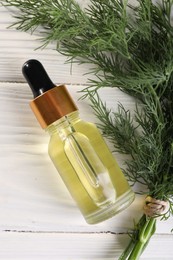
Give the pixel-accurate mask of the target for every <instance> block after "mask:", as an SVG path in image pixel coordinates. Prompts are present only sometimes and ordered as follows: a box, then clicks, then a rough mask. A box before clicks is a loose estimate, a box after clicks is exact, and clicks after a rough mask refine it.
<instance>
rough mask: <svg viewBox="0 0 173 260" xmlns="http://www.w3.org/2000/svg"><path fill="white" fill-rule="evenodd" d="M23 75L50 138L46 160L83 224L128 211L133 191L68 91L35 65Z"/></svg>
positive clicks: (29, 63)
mask: <svg viewBox="0 0 173 260" xmlns="http://www.w3.org/2000/svg"><path fill="white" fill-rule="evenodd" d="M22 71H23V74H24V76H25V78H26V80H27V82H28V84H29V85H30V87H31V89H32V92H33V94H34V100H32V101H31V102H30V105H31V108H32V110H33V112H34V113H35V115H36V118H37V119H38V121H39V123H40V125H41V126H42V128H44V129H45V130H46V132H48V133H49V134H50V142H49V147H48V152H49V156H50V158H51V159H52V161H53V163H54V165H55V167H56V169H57V170H58V172H59V174H60V175H61V177H62V179H63V181H64V183H65V185H66V186H67V188H68V190H69V192H70V194H71V196H72V197H73V198H74V200H75V201H76V203H77V205H78V207H79V209H80V211H81V212H82V214H83V216H84V218H85V219H86V221H87V223H89V224H95V223H98V222H101V221H103V220H106V219H108V218H110V217H112V216H114V215H115V214H117V213H118V212H119V211H121V210H123V209H125V208H126V207H127V206H129V205H130V204H131V203H132V201H133V199H134V193H133V191H132V190H131V188H130V186H129V184H128V182H127V180H126V179H125V177H124V175H123V173H122V171H121V169H120V168H119V166H118V164H117V162H116V160H115V158H114V157H113V155H112V154H111V152H110V151H109V149H108V146H107V145H106V143H105V141H104V139H103V138H102V136H101V134H100V132H99V130H98V129H97V127H96V126H95V124H93V123H89V122H85V121H83V120H81V119H80V117H79V112H78V109H77V106H76V104H75V103H74V101H73V100H72V98H71V96H70V95H69V93H68V91H67V89H66V87H65V86H64V85H61V86H56V85H54V84H53V83H52V81H51V80H50V78H49V77H48V75H47V73H46V71H45V70H44V68H43V66H42V64H41V63H40V62H39V61H37V60H29V61H27V62H26V63H25V64H24V65H23V69H22Z"/></svg>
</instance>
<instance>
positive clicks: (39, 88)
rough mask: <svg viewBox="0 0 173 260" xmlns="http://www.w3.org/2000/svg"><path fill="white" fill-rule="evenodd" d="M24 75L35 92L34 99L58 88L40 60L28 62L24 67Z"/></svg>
mask: <svg viewBox="0 0 173 260" xmlns="http://www.w3.org/2000/svg"><path fill="white" fill-rule="evenodd" d="M22 73H23V75H24V77H25V79H26V80H27V82H28V84H29V86H30V88H31V90H32V92H33V95H34V98H36V97H38V96H40V95H41V94H43V93H44V92H46V91H48V90H50V89H52V88H54V87H56V85H55V84H53V82H52V81H51V79H50V78H49V76H48V74H47V72H46V71H45V69H44V67H43V65H42V64H41V63H40V62H39V61H38V60H28V61H26V62H25V63H24V65H23V67H22Z"/></svg>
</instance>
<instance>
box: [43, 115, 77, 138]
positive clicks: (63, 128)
mask: <svg viewBox="0 0 173 260" xmlns="http://www.w3.org/2000/svg"><path fill="white" fill-rule="evenodd" d="M79 120H80V118H79V112H78V111H75V112H72V113H70V114H68V115H66V116H63V117H62V118H60V119H59V120H57V121H55V122H54V123H52V124H51V125H49V126H48V127H47V128H46V132H48V133H49V135H50V136H51V135H54V134H57V133H58V134H59V136H60V138H61V139H62V140H64V139H65V138H66V137H67V136H68V135H69V134H72V133H74V132H75V129H74V124H76V123H77V122H78V121H79Z"/></svg>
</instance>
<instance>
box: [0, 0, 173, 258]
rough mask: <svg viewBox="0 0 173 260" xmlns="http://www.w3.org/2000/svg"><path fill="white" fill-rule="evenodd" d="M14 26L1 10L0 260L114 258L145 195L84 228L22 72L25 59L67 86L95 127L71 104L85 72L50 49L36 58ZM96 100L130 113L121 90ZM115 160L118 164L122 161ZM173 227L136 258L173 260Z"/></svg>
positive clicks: (160, 229)
mask: <svg viewBox="0 0 173 260" xmlns="http://www.w3.org/2000/svg"><path fill="white" fill-rule="evenodd" d="M81 2H82V1H81ZM12 21H13V19H12V17H11V14H10V13H9V12H8V10H6V9H5V8H3V7H0V259H2V260H5V259H17V260H18V259H22V260H25V259H27V260H28V259H36V260H39V259H51V260H53V259H56V260H57V259H59V260H63V259H65V260H81V259H82V260H84V259H85V260H86V259H87V260H91V259H92V260H103V259H104V260H108V259H109V260H113V259H118V256H119V255H120V254H121V252H122V250H123V249H124V248H125V246H126V245H127V243H128V241H129V237H128V235H127V233H128V231H129V230H131V229H132V228H133V226H134V221H137V220H138V219H139V217H140V216H141V215H142V206H143V199H144V196H139V195H138V196H136V199H135V201H134V203H133V204H132V205H131V206H130V207H129V208H128V209H127V210H125V211H124V212H122V213H120V214H119V215H117V216H115V217H114V218H112V219H110V220H108V221H105V222H103V223H101V224H97V225H92V226H90V225H88V224H86V223H85V221H84V219H83V217H82V216H81V213H80V212H79V210H78V208H77V207H76V205H75V203H74V202H73V200H72V199H71V197H70V195H69V193H68V191H67V190H66V188H65V186H64V184H63V182H62V180H61V179H60V177H59V175H58V173H57V171H56V170H55V168H54V166H53V165H52V163H51V161H50V159H49V157H48V154H47V143H48V139H49V137H48V136H47V135H46V133H44V131H43V130H42V129H41V128H40V127H39V125H38V123H37V121H36V119H35V117H34V115H33V114H32V112H31V110H30V108H29V105H28V102H29V100H31V99H32V94H31V91H30V89H29V87H28V85H27V84H26V83H25V80H24V78H23V76H22V73H21V67H22V64H23V63H24V62H25V61H26V60H28V59H31V58H34V59H38V60H40V61H41V62H42V63H43V65H44V66H45V68H46V70H47V72H48V73H49V75H50V76H51V78H52V80H53V81H54V82H55V83H57V84H62V83H65V84H67V85H68V88H69V91H70V93H71V95H72V96H73V98H74V99H75V100H76V102H77V104H78V107H79V109H80V111H81V117H82V118H84V119H85V120H88V121H92V122H96V118H95V116H94V114H93V111H92V110H91V108H90V106H89V103H88V101H87V100H82V101H77V100H78V98H79V97H80V94H79V93H77V91H78V90H81V89H83V88H84V87H85V85H87V76H84V75H83V74H84V73H85V72H86V71H87V66H78V65H73V67H72V71H71V67H70V65H69V64H66V65H65V64H64V62H65V58H64V57H63V56H61V55H60V54H58V53H57V52H56V51H55V50H53V48H54V46H48V48H47V49H44V50H40V49H39V50H36V51H34V49H35V48H36V47H38V46H39V41H38V39H37V37H36V36H31V35H29V34H27V33H22V32H18V31H16V30H14V29H7V26H8V25H10V24H11V23H12ZM102 95H103V96H104V98H105V100H106V101H107V103H108V104H109V105H110V106H111V105H112V106H113V105H115V103H116V102H118V101H121V102H122V103H123V104H124V105H125V106H126V107H127V108H130V109H133V107H134V100H132V99H131V98H129V97H128V96H125V95H124V94H122V93H120V92H119V91H115V90H113V91H112V90H110V91H108V90H107V91H103V92H102ZM110 148H111V147H110ZM116 158H117V160H118V161H119V163H120V164H122V162H123V159H124V158H123V157H121V156H120V155H116ZM172 220H173V219H172V218H170V219H169V220H168V221H167V222H159V223H158V225H157V232H156V234H155V235H154V236H153V238H152V240H151V241H150V244H149V246H148V247H147V249H146V250H145V252H144V254H143V255H142V257H141V259H143V260H144V259H147V260H149V259H150V260H153V259H157V260H158V259H160V260H168V259H173V237H172V234H171V229H172V228H173V221H172Z"/></svg>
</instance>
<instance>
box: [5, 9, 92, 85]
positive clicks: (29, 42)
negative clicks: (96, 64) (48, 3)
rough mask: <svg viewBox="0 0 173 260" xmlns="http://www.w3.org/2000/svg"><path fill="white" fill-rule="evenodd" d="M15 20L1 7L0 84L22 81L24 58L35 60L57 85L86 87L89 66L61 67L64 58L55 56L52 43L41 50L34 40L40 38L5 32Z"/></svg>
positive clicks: (12, 31)
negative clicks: (66, 84) (41, 64)
mask: <svg viewBox="0 0 173 260" xmlns="http://www.w3.org/2000/svg"><path fill="white" fill-rule="evenodd" d="M14 21H15V19H14V18H12V13H10V11H9V10H8V9H5V7H0V35H1V37H0V81H18V82H23V81H24V79H23V76H22V73H21V67H22V65H23V63H24V62H25V61H27V60H28V59H38V60H40V61H41V62H42V63H43V64H44V66H45V67H46V68H47V70H48V71H49V74H50V76H51V77H52V78H53V79H55V77H56V80H57V81H56V82H58V83H69V84H71V83H73V84H86V83H87V78H88V77H87V76H86V75H84V74H85V73H86V72H88V69H89V66H87V65H85V66H84V65H80V66H79V65H77V64H73V66H71V64H69V63H68V64H65V62H66V60H67V59H66V57H64V56H62V55H61V54H59V53H58V52H57V51H56V50H55V49H56V46H55V44H50V45H49V46H47V47H46V48H45V49H37V50H36V48H38V47H39V46H41V44H42V43H41V42H40V41H39V40H38V39H39V38H40V36H38V35H37V36H36V35H30V34H29V33H25V32H20V31H16V30H15V29H14V28H10V29H7V28H8V26H9V25H11V24H12V23H13V22H14Z"/></svg>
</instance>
